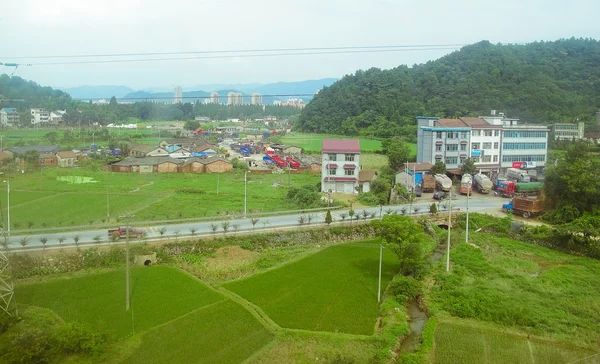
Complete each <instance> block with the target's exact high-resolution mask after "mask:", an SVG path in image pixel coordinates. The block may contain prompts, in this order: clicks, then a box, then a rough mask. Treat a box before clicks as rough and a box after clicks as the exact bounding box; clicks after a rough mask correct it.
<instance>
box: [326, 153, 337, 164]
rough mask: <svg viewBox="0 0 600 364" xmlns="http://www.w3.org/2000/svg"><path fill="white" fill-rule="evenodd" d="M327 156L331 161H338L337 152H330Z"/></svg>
mask: <svg viewBox="0 0 600 364" xmlns="http://www.w3.org/2000/svg"><path fill="white" fill-rule="evenodd" d="M327 158H329V160H330V161H332V162H335V161H337V154H333V153H332V154H328V156H327Z"/></svg>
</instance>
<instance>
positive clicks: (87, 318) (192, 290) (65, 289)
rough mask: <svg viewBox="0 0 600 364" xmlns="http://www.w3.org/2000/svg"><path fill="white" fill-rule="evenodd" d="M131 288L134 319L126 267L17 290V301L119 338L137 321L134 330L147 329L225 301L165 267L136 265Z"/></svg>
mask: <svg viewBox="0 0 600 364" xmlns="http://www.w3.org/2000/svg"><path fill="white" fill-rule="evenodd" d="M131 289H132V296H131V297H132V300H131V305H132V307H133V311H134V312H135V319H134V322H132V318H131V313H130V312H126V311H125V271H124V270H122V269H121V270H118V271H111V272H107V273H102V274H94V275H88V276H84V277H78V278H73V279H59V280H53V281H49V282H47V283H39V284H31V285H25V286H20V287H17V291H16V294H17V297H19V304H28V305H34V306H40V307H46V308H49V309H52V310H53V311H55V312H56V313H57V314H58V315H59V316H60V317H62V318H63V319H64V320H66V321H77V322H85V323H89V324H91V325H92V326H93V327H95V328H97V329H99V330H101V331H104V332H107V333H110V334H111V335H112V336H114V337H115V338H123V337H126V336H129V335H130V334H132V332H133V327H134V326H133V325H135V331H136V332H140V331H144V330H148V329H149V328H151V327H154V326H157V325H160V324H163V323H165V322H167V321H170V320H173V319H175V318H177V317H179V316H181V315H183V314H186V313H188V312H190V311H192V310H194V309H197V308H199V307H202V306H205V305H208V304H211V303H215V302H217V301H221V300H223V299H224V297H223V296H222V295H221V294H219V293H217V292H215V291H214V290H212V289H210V288H208V287H207V286H206V285H204V284H202V283H201V282H200V281H198V280H195V279H193V278H191V277H190V276H188V275H186V274H184V273H181V272H179V271H177V270H175V269H173V268H167V267H150V268H149V269H148V268H146V267H144V268H134V269H132V271H131ZM158 292H160V294H157V293H158ZM166 307H168V309H165V308H166Z"/></svg>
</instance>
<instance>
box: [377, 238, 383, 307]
mask: <svg viewBox="0 0 600 364" xmlns="http://www.w3.org/2000/svg"><path fill="white" fill-rule="evenodd" d="M382 261H383V245H381V244H380V245H379V284H378V285H377V303H379V302H381V265H382Z"/></svg>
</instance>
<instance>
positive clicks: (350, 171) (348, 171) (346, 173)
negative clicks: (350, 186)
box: [344, 169, 354, 176]
mask: <svg viewBox="0 0 600 364" xmlns="http://www.w3.org/2000/svg"><path fill="white" fill-rule="evenodd" d="M344 174H345V175H346V176H354V169H345V170H344Z"/></svg>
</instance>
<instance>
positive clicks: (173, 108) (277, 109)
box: [0, 74, 299, 126]
mask: <svg viewBox="0 0 600 364" xmlns="http://www.w3.org/2000/svg"><path fill="white" fill-rule="evenodd" d="M0 95H1V96H0V108H4V107H16V108H17V109H18V111H19V113H20V116H21V123H22V124H23V125H24V126H26V125H28V124H29V120H30V114H29V108H33V107H42V108H45V109H47V110H48V111H53V110H67V114H66V115H65V116H64V117H63V121H64V122H65V123H66V124H70V125H77V124H80V123H81V124H84V125H85V124H93V123H98V124H103V125H105V124H109V123H126V122H135V121H137V120H140V121H151V120H184V121H185V120H193V119H194V118H195V117H197V116H205V117H208V118H210V119H211V120H226V119H231V118H239V119H248V118H249V119H259V118H263V117H265V116H268V115H272V116H276V117H277V118H279V119H286V118H292V119H293V118H295V117H297V115H298V114H299V110H298V109H296V108H293V107H284V106H276V105H265V106H264V107H263V106H261V105H218V104H204V103H200V102H196V103H178V104H172V103H158V102H150V101H140V102H134V103H128V104H122V103H118V102H117V99H116V98H115V97H114V96H113V97H111V99H110V102H109V103H108V104H93V103H91V102H85V101H80V100H73V99H72V98H71V96H70V95H69V94H68V93H66V92H63V91H60V90H55V89H53V88H52V87H44V86H40V85H38V84H37V83H35V82H33V81H26V80H24V79H22V78H21V77H18V76H12V77H11V76H8V75H6V74H3V75H0Z"/></svg>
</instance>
